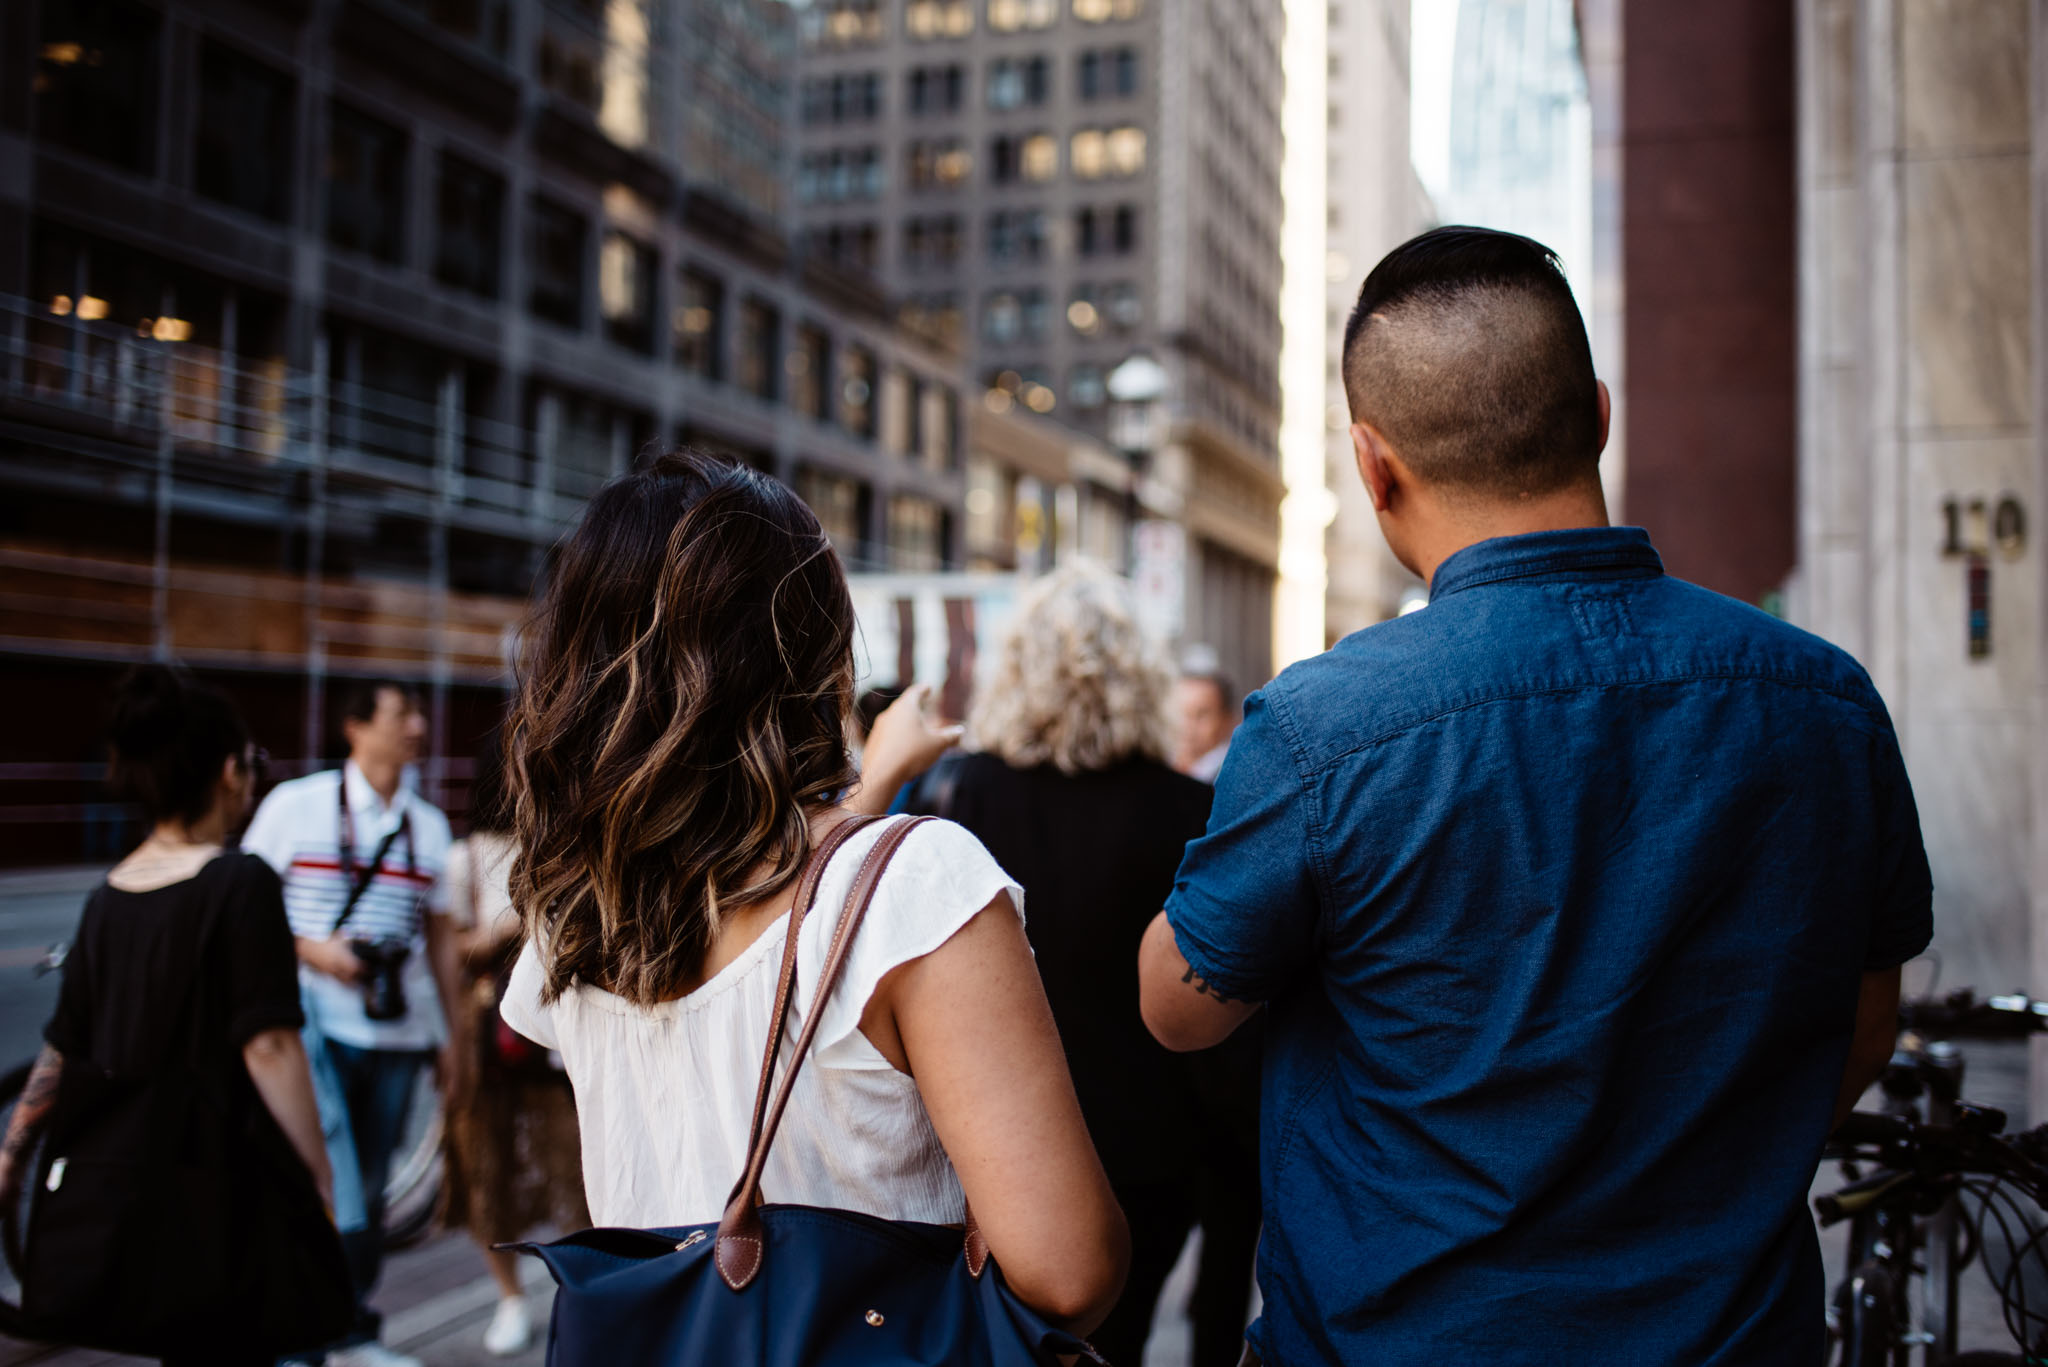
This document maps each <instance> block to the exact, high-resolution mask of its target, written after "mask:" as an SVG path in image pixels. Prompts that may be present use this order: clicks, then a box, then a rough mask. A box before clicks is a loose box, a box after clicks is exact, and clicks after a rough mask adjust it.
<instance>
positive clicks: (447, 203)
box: [434, 152, 505, 299]
mask: <svg viewBox="0 0 2048 1367" xmlns="http://www.w3.org/2000/svg"><path fill="white" fill-rule="evenodd" d="M440 170H441V179H440V186H439V190H438V192H437V193H436V195H435V216H436V220H437V221H436V223H435V234H434V278H435V279H437V280H439V281H440V282H441V283H442V284H444V285H453V286H454V287H455V288H457V289H460V290H468V291H469V292H470V293H471V294H477V295H482V296H483V297H484V298H486V299H496V298H497V297H498V253H499V243H500V241H501V240H502V234H503V232H504V218H505V182H504V181H502V180H500V179H499V178H498V177H496V176H494V175H492V174H491V173H490V172H489V171H486V170H484V169H483V168H481V167H478V166H472V165H471V164H470V163H468V162H466V161H464V160H462V159H461V158H460V157H454V156H450V155H448V154H447V153H445V152H444V153H442V154H441V167H440Z"/></svg>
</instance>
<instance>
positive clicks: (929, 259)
mask: <svg viewBox="0 0 2048 1367" xmlns="http://www.w3.org/2000/svg"><path fill="white" fill-rule="evenodd" d="M961 236H962V234H961V231H960V216H959V215H958V214H939V215H936V216H934V217H931V218H913V219H908V220H906V221H905V222H904V224H903V268H904V269H905V270H907V271H929V270H950V269H951V268H952V267H953V266H955V265H957V264H958V263H959V260H960V239H961Z"/></svg>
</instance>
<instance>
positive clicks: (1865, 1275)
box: [1814, 992, 2048, 1367]
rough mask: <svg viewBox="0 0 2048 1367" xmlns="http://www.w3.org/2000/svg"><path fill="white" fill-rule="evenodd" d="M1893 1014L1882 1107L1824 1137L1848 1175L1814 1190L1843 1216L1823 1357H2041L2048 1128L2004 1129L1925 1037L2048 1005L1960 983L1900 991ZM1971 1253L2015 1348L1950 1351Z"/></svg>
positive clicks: (1885, 1360)
mask: <svg viewBox="0 0 2048 1367" xmlns="http://www.w3.org/2000/svg"><path fill="white" fill-rule="evenodd" d="M1900 1018H1901V1023H1902V1025H1903V1027H1904V1028H1903V1029H1902V1031H1901V1033H1900V1037H1899V1047H1898V1050H1897V1052H1895V1053H1894V1055H1893V1057H1892V1060H1891V1062H1890V1064H1889V1065H1888V1066H1887V1067H1886V1069H1885V1073H1884V1076H1883V1078H1882V1080H1881V1084H1880V1085H1881V1087H1882V1090H1883V1092H1884V1102H1883V1106H1884V1109H1883V1110H1882V1111H1878V1112H1867V1111H1859V1112H1857V1113H1855V1114H1854V1115H1852V1116H1851V1117H1850V1118H1849V1120H1848V1121H1846V1122H1845V1123H1844V1124H1843V1126H1842V1128H1841V1129H1840V1130H1838V1131H1837V1132H1836V1134H1835V1135H1834V1136H1833V1137H1832V1138H1831V1139H1830V1141H1829V1144H1828V1148H1827V1154H1828V1156H1830V1157H1832V1158H1835V1159H1836V1160H1838V1161H1839V1162H1840V1163H1841V1165H1842V1170H1843V1175H1844V1176H1845V1177H1846V1178H1847V1179H1848V1182H1847V1185H1845V1186H1844V1187H1842V1188H1841V1189H1840V1190H1838V1191H1835V1192H1831V1193H1828V1194H1825V1195H1822V1196H1819V1197H1816V1198H1815V1200H1814V1207H1815V1212H1816V1215H1817V1216H1818V1218H1819V1221H1820V1223H1821V1225H1822V1226H1823V1227H1826V1226H1829V1225H1833V1224H1837V1223H1839V1222H1841V1221H1844V1220H1847V1221H1850V1222H1851V1224H1850V1230H1849V1241H1848V1249H1847V1254H1846V1258H1845V1272H1844V1275H1843V1278H1842V1280H1841V1282H1840V1283H1839V1284H1838V1286H1837V1288H1836V1292H1835V1295H1834V1297H1833V1298H1832V1301H1831V1303H1830V1305H1829V1308H1828V1324H1829V1333H1830V1348H1829V1360H1830V1361H1831V1362H1836V1363H1839V1364H1841V1367H1878V1365H1879V1364H1889V1365H1890V1367H1908V1364H1909V1363H1910V1362H1911V1361H1912V1354H1913V1350H1914V1349H1916V1348H1924V1349H1925V1350H1926V1354H1925V1361H1926V1363H1927V1364H1928V1367H1964V1365H1965V1364H1977V1365H1978V1367H1991V1365H1992V1364H2022V1363H2025V1362H2028V1361H2030V1360H2034V1361H2038V1360H2039V1357H2038V1355H2039V1354H2041V1353H2043V1352H2048V1222H2044V1219H2043V1216H2042V1213H2041V1211H2042V1207H2043V1206H2044V1205H2048V1166H2044V1160H2048V1126H2044V1127H2042V1128H2039V1129H2035V1130H2031V1131H2028V1132H2027V1133H2025V1134H2022V1135H2018V1136H2014V1137H2011V1138H2004V1137H2001V1136H2002V1132H2003V1130H2004V1128H2005V1120H2006V1117H2005V1115H2004V1113H2003V1112H2001V1111H1998V1110H1996V1109H1995V1108H1992V1107H1988V1106H1976V1105H1972V1104H1970V1103H1968V1102H1966V1101H1964V1100H1962V1097H1961V1090H1962V1077H1963V1060H1962V1055H1961V1052H1960V1051H1959V1050H1958V1049H1957V1048H1956V1047H1955V1045H1954V1043H1953V1042H1952V1041H1951V1040H1949V1039H1945V1038H1944V1039H1930V1038H1929V1035H1931V1034H1933V1033H1935V1032H1940V1033H1942V1034H1944V1035H1967V1036H1974V1037H1977V1038H2019V1037H2021V1036H2024V1035H2027V1034H2031V1033H2034V1032H2037V1031H2040V1030H2043V1029H2048V1003H2042V1002H2035V1001H2033V1000H2032V999H2030V998H2027V997H2025V996H2011V997H1996V998H1992V999H1991V1000H1990V1001H1987V1002H1979V1001H1977V1000H1976V999H1975V998H1974V997H1973V996H1971V994H1969V993H1967V992H1962V993H1955V994H1952V995H1951V996H1949V997H1947V998H1944V999H1942V1000H1940V1001H1919V1002H1908V1003H1904V1004H1902V1006H1901V1010H1900ZM1866 1166H1874V1171H1870V1172H1868V1173H1867V1174H1866V1172H1865V1168H1866ZM2022 1197H2024V1198H2025V1200H2024V1201H2023V1200H2021V1199H2020V1198H2022ZM2001 1259H2002V1262H2001ZM1980 1260H1981V1261H1982V1263H1983V1265H1984V1268H1985V1271H1986V1274H1987V1276H1989V1277H1990V1279H1991V1282H1992V1285H1993V1287H1994V1289H1995V1290H1996V1291H1997V1293H1998V1297H1999V1300H2000V1303H2001V1305H2002V1307H2003V1309H2004V1313H2005V1322H2006V1328H2007V1331H2008V1332H2009V1333H2010V1334H2011V1335H2012V1337H2013V1341H2014V1343H2015V1344H2016V1345H2018V1346H2019V1348H2020V1349H2021V1352H2022V1354H2023V1355H2021V1356H2016V1355H2014V1354H2011V1353H2005V1352H1970V1353H1959V1352H1958V1351H1957V1315H1956V1307H1957V1302H1958V1292H1959V1286H1960V1281H1961V1275H1962V1273H1963V1272H1964V1271H1965V1270H1967V1269H1968V1267H1969V1266H1970V1265H1971V1264H1972V1263H1973V1262H1977V1261H1980ZM1916 1277H1917V1278H1920V1279H1921V1280H1922V1282H1923V1286H1922V1295H1921V1314H1920V1318H1919V1323H1918V1327H1917V1328H1915V1325H1914V1318H1913V1314H1912V1293H1911V1287H1912V1282H1913V1280H1914V1279H1915V1278H1916ZM1837 1348H1839V1350H1840V1351H1839V1356H1837V1353H1836V1349H1837Z"/></svg>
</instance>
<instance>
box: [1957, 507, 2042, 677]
mask: <svg viewBox="0 0 2048 1367" xmlns="http://www.w3.org/2000/svg"><path fill="white" fill-rule="evenodd" d="M1941 518H1942V527H1943V530H1944V536H1943V539H1942V543H1941V553H1942V555H1943V556H1944V557H1946V558H1948V559H1952V560H1961V561H1962V562H1963V588H1964V593H1965V594H1966V595H1967V597H1966V602H1967V605H1968V611H1969V649H1970V658H1971V659H1973V660H1981V659H1984V658H1985V657H1987V656H1989V655H1990V654H1991V554H1992V552H1993V551H1996V552H1997V553H1998V555H1999V556H2000V558H2002V559H2005V560H2017V559H2019V558H2020V556H2022V555H2024V554H2025V553H2026V549H2027V510H2026V508H2025V507H2024V506H2022V505H2021V503H2020V501H2019V499H2018V498H2017V497H2015V496H2014V495H2012V494H2005V495H2003V496H2002V497H2000V498H1999V500H1998V502H1997V503H1996V504H1993V503H1992V502H1991V500H1990V499H1988V498H1984V497H1981V496H1975V497H1970V498H1967V499H1966V498H1960V497H1957V496H1956V495H1953V494H1951V495H1950V496H1949V497H1948V498H1946V499H1944V500H1943V501H1942V505H1941Z"/></svg>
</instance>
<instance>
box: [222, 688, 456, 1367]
mask: <svg viewBox="0 0 2048 1367" xmlns="http://www.w3.org/2000/svg"><path fill="white" fill-rule="evenodd" d="M426 731H427V725H426V718H425V717H424V716H423V715H422V713H421V711H420V706H419V697H418V695H417V694H416V693H415V692H414V691H413V690H412V688H410V687H409V686H407V685H405V684H400V683H394V682H390V681H388V680H372V681H365V682H362V683H359V684H356V685H353V686H352V687H351V688H350V689H349V691H348V692H347V694H346V695H345V696H344V698H343V704H342V732H343V735H344V737H345V738H346V740H347V742H348V752H349V754H348V761H347V762H346V763H345V764H343V765H342V767H341V768H340V769H338V770H336V769H330V770H327V771H325V772H323V773H317V774H310V775H308V776H306V777H305V778H298V779H293V780H291V781H290V782H288V783H281V784H279V785H278V786H277V787H276V788H275V789H273V790H272V791H271V793H270V795H269V796H268V797H266V798H265V799H264V800H263V805H262V806H261V807H259V808H258V809H257V811H256V816H255V819H254V820H252V821H251V822H250V823H249V830H248V833H247V834H246V835H244V836H243V837H242V848H243V849H245V850H248V851H249V852H251V853H253V854H257V855H261V856H262V857H263V859H264V860H265V861H266V862H268V863H269V864H270V866H271V867H272V868H274V869H276V870H277V873H278V876H279V877H280V878H282V879H283V880H284V900H285V911H286V913H287V914H288V915H289V917H290V919H291V926H292V935H293V937H294V938H295V939H296V941H297V943H298V951H299V985H300V994H301V997H302V998H303V1001H304V1004H305V1010H306V1017H307V1021H308V1023H309V1030H312V1031H317V1033H318V1035H319V1036H320V1037H321V1038H322V1040H323V1041H324V1046H323V1047H322V1049H321V1051H320V1052H321V1053H322V1054H323V1055H324V1057H323V1058H318V1059H316V1060H315V1064H316V1071H320V1072H326V1073H328V1075H329V1077H330V1078H331V1084H332V1085H330V1086H328V1087H326V1088H323V1089H322V1097H321V1103H322V1106H321V1109H322V1116H321V1119H322V1121H323V1122H324V1123H325V1125H326V1128H327V1131H328V1134H329V1135H330V1136H331V1139H330V1146H331V1148H332V1150H333V1153H334V1157H335V1159H336V1162H337V1164H339V1163H343V1162H345V1161H346V1160H347V1156H348V1152H349V1149H350V1147H351V1145H352V1147H353V1152H354V1159H355V1163H356V1165H357V1167H358V1169H359V1171H360V1173H361V1177H362V1197H363V1226H362V1227H361V1228H358V1229H346V1228H345V1229H344V1230H343V1232H342V1242H343V1244H344V1245H345V1246H346V1247H347V1249H348V1253H349V1270H350V1272H351V1274H352V1275H353V1276H354V1277H355V1280H356V1297H357V1312H356V1319H357V1322H356V1326H355V1328H354V1330H353V1331H352V1332H351V1333H350V1334H349V1336H348V1337H347V1338H346V1339H345V1340H344V1341H343V1343H342V1344H341V1345H339V1346H337V1347H336V1348H334V1349H332V1350H331V1351H330V1352H329V1353H328V1355H327V1362H328V1364H329V1367H419V1365H418V1360H417V1359H415V1358H411V1357H407V1356H405V1355H403V1354H399V1353H394V1352H391V1351H390V1350H389V1349H387V1348H385V1347H383V1346H382V1345H381V1344H379V1343H378V1342H377V1336H378V1331H379V1327H380V1317H379V1316H378V1315H377V1314H376V1312H374V1311H372V1310H371V1309H370V1308H369V1306H368V1300H369V1295H370V1291H371V1289H372V1288H373V1287H374V1286H375V1285H376V1281H377V1271H378V1267H379V1265H380V1264H381V1262H382V1261H383V1204H384V1187H385V1180H386V1178H387V1177H388V1175H389V1172H390V1166H391V1157H392V1153H393V1151H394V1150H395V1149H396V1148H397V1146H398V1144H399V1141H400V1139H401V1138H402V1137H403V1135H404V1133H405V1122H406V1112H407V1110H408V1108H409V1105H410V1102H411V1100H412V1094H413V1088H414V1084H415V1083H416V1082H417V1080H418V1077H419V1071H420V1069H421V1068H422V1067H423V1066H425V1065H426V1064H427V1063H428V1062H429V1060H431V1059H432V1058H433V1056H434V1051H435V1050H436V1049H437V1048H438V1047H440V1046H441V1045H442V1043H443V1042H444V1041H445V1039H446V1030H445V1027H444V1024H443V1022H444V1013H443V1005H444V1003H446V1002H449V1001H452V996H451V995H450V994H452V992H453V984H452V982H450V981H447V979H448V978H449V977H450V976H451V975H450V974H449V973H448V972H447V970H448V969H449V968H452V963H453V960H452V957H451V955H450V954H449V952H448V946H449V944H450V943H451V941H450V940H449V939H448V936H449V929H448V924H447V917H446V916H445V914H444V913H445V911H446V908H445V906H443V905H442V903H441V901H440V900H439V899H440V894H439V887H440V882H441V871H442V868H443V867H444V866H445V864H446V863H447V858H448V845H449V831H448V818H447V817H445V816H443V815H442V814H441V812H440V811H439V810H438V809H437V808H435V807H434V806H433V805H432V804H431V803H429V802H427V801H426V800H425V799H424V798H421V797H420V796H419V795H418V794H417V793H414V792H411V791H409V790H408V788H407V786H406V769H407V766H408V765H410V764H412V763H413V762H414V761H415V760H417V759H418V758H419V754H420V749H421V746H422V744H423V742H424V741H425V739H426ZM437 968H438V969H440V970H441V971H440V972H437V971H436V970H437ZM323 1064H324V1065H325V1066H324V1067H322V1066H321V1065H323ZM337 1110H338V1111H339V1112H341V1113H340V1114H334V1113H332V1112H334V1111H337ZM343 1137H346V1139H347V1140H348V1141H349V1143H343V1142H340V1141H341V1140H342V1139H343ZM351 1223H352V1222H351Z"/></svg>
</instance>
